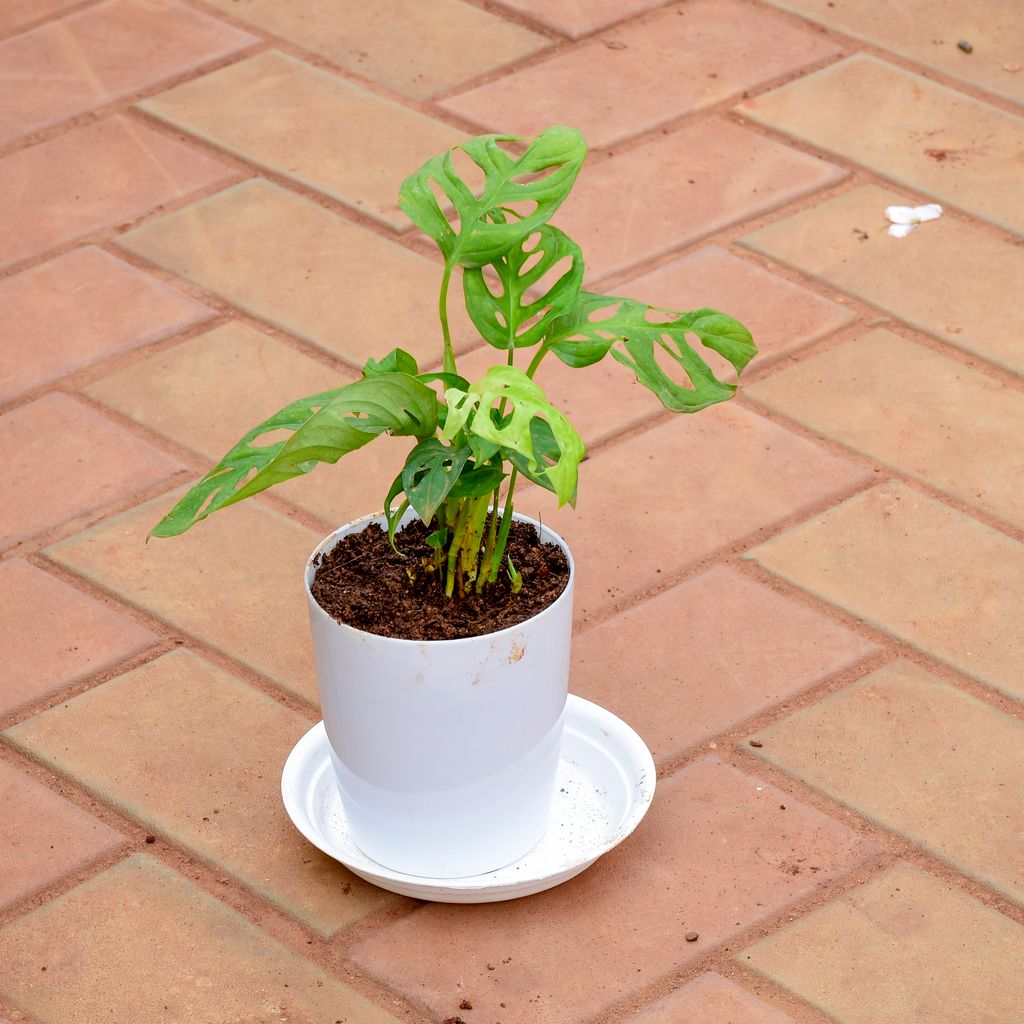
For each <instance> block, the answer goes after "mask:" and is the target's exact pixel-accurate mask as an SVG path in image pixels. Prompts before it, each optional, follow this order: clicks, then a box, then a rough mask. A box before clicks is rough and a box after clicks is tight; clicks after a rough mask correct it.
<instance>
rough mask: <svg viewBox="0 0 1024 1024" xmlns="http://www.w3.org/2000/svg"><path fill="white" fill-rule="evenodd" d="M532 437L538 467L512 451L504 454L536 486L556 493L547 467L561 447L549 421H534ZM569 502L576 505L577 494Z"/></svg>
mask: <svg viewBox="0 0 1024 1024" xmlns="http://www.w3.org/2000/svg"><path fill="white" fill-rule="evenodd" d="M530 435H531V440H532V442H533V451H534V453H535V454H536V456H537V463H536V465H535V464H534V463H533V462H532V461H531V460H530V459H528V458H526V456H524V455H520V454H519V452H515V451H511V450H510V449H505V450H504V451H503V453H502V454H503V455H504V456H505V458H507V459H508V461H509V462H511V463H512V465H513V466H515V467H516V469H518V470H519V472H520V473H522V474H523V476H525V477H526V478H527V480H532V481H533V482H534V483H535V484H540V486H541V487H543V488H545V489H546V490H549V491H551V492H552V493H555V486H554V484H553V483H552V482H551V480H550V479H549V478H548V473H547V466H548V465H550V464H551V463H552V462H554V461H556V460H557V459H558V453H559V447H558V442H557V441H556V440H555V435H554V434H553V433H552V431H551V427H549V426H548V422H547V420H541V419H534V420H533V421H532V422H531V423H530ZM536 466H543V467H544V468H543V469H537V468H536ZM568 500H569V504H570V505H575V504H576V495H575V493H574V494H572V495H571V496H570V497H569V499H568Z"/></svg>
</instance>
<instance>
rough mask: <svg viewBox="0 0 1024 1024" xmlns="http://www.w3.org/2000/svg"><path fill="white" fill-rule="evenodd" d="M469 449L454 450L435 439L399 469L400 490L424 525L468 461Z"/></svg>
mask: <svg viewBox="0 0 1024 1024" xmlns="http://www.w3.org/2000/svg"><path fill="white" fill-rule="evenodd" d="M469 455H470V451H469V447H468V446H466V447H462V448H453V447H451V445H447V444H443V443H442V442H441V441H439V440H438V439H437V438H436V437H429V438H427V439H426V440H425V441H420V443H419V444H418V445H416V447H415V448H413V450H412V451H411V452H409V457H408V458H407V459H406V460H405V466H403V467H402V489H403V490H404V491H405V496H406V497H407V498H408V499H409V503H410V504H411V505H412V507H413V508H414V509H415V510H416V514H417V515H418V516H419V517H420V519H422V520H423V522H424V523H429V522H430V521H431V520H432V519H433V518H434V513H435V512H436V511H437V509H438V507H439V506H440V504H441V502H443V501H444V499H445V498H447V497H448V492H449V491H451V489H452V487H454V486H455V483H456V481H457V480H458V479H459V474H460V473H461V472H462V468H463V466H465V465H466V461H467V460H468V459H469Z"/></svg>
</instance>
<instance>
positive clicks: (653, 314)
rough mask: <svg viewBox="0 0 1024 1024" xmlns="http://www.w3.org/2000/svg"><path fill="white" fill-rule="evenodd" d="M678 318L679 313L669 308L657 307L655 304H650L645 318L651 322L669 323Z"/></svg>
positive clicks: (645, 312)
mask: <svg viewBox="0 0 1024 1024" xmlns="http://www.w3.org/2000/svg"><path fill="white" fill-rule="evenodd" d="M678 319H679V314H678V313H673V312H672V311H671V310H668V309H656V308H655V307H654V306H648V307H647V309H646V310H645V311H644V320H646V321H647V323H649V324H667V323H671V322H672V321H673V320H678Z"/></svg>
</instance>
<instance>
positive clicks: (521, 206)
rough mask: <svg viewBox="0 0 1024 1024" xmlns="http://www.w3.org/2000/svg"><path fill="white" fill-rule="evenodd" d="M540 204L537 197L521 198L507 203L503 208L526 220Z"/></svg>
mask: <svg viewBox="0 0 1024 1024" xmlns="http://www.w3.org/2000/svg"><path fill="white" fill-rule="evenodd" d="M539 205H540V204H539V203H538V202H537V201H536V200H535V199H519V200H516V201H515V202H513V203H505V205H504V206H503V207H502V209H504V210H509V211H510V212H511V213H513V214H514V215H515V216H516V217H518V218H519V219H520V220H525V219H526V218H527V217H529V216H531V215H532V214H533V213H534V212H535V211H536V210H537V207H538V206H539Z"/></svg>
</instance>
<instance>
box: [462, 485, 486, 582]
mask: <svg viewBox="0 0 1024 1024" xmlns="http://www.w3.org/2000/svg"><path fill="white" fill-rule="evenodd" d="M487 498H488V495H486V494H485V495H483V496H482V497H480V498H474V499H472V501H471V502H468V503H467V504H469V505H470V511H469V527H468V528H467V530H466V536H465V537H464V538H463V541H462V558H461V564H462V570H463V573H464V575H465V577H466V582H467V583H473V582H475V581H476V579H477V578H478V576H479V575H480V544H481V542H482V540H483V534H484V526H485V524H486V523H487ZM486 572H487V568H486V566H485V567H484V573H486Z"/></svg>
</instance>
